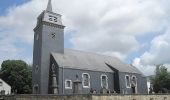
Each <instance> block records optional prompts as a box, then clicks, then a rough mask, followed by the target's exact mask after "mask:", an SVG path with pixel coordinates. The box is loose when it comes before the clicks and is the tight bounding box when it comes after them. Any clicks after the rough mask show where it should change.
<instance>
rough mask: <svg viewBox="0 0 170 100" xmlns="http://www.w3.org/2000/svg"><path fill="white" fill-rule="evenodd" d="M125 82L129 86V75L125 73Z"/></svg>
mask: <svg viewBox="0 0 170 100" xmlns="http://www.w3.org/2000/svg"><path fill="white" fill-rule="evenodd" d="M125 83H126V87H127V88H130V76H129V75H125Z"/></svg>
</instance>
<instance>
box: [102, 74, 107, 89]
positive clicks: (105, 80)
mask: <svg viewBox="0 0 170 100" xmlns="http://www.w3.org/2000/svg"><path fill="white" fill-rule="evenodd" d="M101 87H102V88H105V89H107V88H108V77H107V75H105V74H103V75H101Z"/></svg>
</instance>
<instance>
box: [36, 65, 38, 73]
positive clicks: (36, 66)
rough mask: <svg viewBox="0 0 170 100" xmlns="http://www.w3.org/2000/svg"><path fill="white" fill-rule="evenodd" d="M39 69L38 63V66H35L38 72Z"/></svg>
mask: <svg viewBox="0 0 170 100" xmlns="http://www.w3.org/2000/svg"><path fill="white" fill-rule="evenodd" d="M38 70H39V66H38V65H36V66H35V72H36V73H37V72H38Z"/></svg>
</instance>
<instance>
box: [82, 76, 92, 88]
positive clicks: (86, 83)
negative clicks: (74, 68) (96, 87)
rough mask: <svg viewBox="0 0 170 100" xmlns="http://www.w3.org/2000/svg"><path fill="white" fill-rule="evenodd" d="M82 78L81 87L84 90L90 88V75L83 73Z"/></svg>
mask: <svg viewBox="0 0 170 100" xmlns="http://www.w3.org/2000/svg"><path fill="white" fill-rule="evenodd" d="M82 78H83V82H82V84H83V87H84V88H90V75H89V74H88V73H83V75H82Z"/></svg>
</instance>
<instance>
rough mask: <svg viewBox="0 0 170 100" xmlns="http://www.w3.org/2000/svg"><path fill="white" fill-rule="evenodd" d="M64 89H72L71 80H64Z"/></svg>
mask: <svg viewBox="0 0 170 100" xmlns="http://www.w3.org/2000/svg"><path fill="white" fill-rule="evenodd" d="M65 89H72V81H71V80H65Z"/></svg>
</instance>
